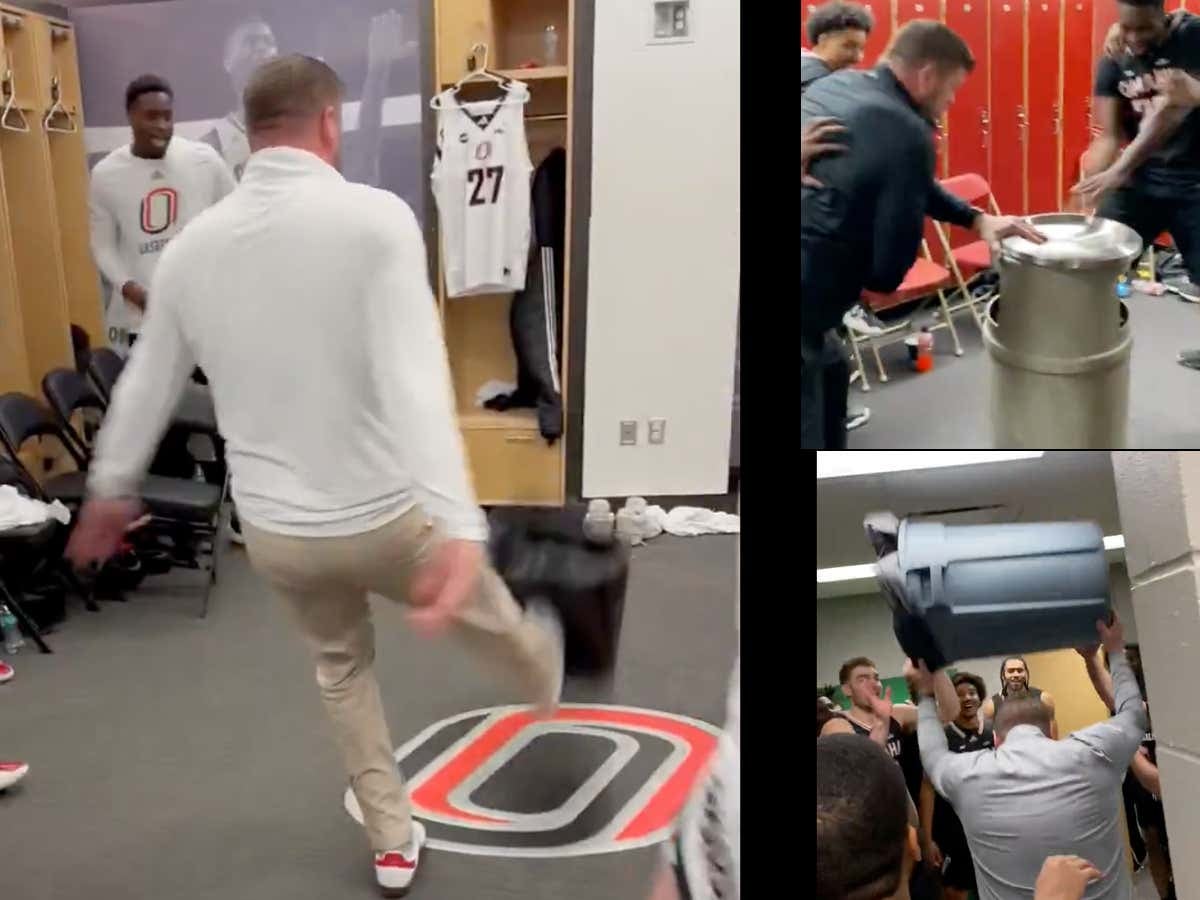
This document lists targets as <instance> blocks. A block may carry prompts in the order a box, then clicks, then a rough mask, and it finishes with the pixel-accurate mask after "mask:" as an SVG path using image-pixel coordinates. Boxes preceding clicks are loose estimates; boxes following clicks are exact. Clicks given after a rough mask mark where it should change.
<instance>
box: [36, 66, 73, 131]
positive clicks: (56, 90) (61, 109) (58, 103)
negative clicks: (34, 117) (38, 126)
mask: <svg viewBox="0 0 1200 900" xmlns="http://www.w3.org/2000/svg"><path fill="white" fill-rule="evenodd" d="M61 87H62V84H61V81H60V79H59V76H58V75H57V74H56V75H54V76H53V77H52V78H51V79H50V97H51V99H52V100H54V105H53V106H51V107H50V109H49V111H48V112H47V113H46V118H45V119H43V120H42V126H43V127H44V128H45V129H46V130H47V131H53V132H54V133H55V134H74V133H75V132H77V131H78V130H79V126H78V125H77V124H76V123H75V118H74V117H73V116H72V115H71V114H70V113H69V112H68V111H67V108H66V107H65V106H63V103H62V90H61ZM58 115H62V116H66V117H67V126H68V127H66V128H59V127H57V126H55V125H52V124H50V123H51V122H52V121H53V119H54V117H55V116H58Z"/></svg>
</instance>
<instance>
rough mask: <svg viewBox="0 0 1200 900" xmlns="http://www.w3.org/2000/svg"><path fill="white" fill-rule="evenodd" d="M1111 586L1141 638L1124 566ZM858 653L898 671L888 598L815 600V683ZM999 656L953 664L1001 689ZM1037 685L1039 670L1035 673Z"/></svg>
mask: <svg viewBox="0 0 1200 900" xmlns="http://www.w3.org/2000/svg"><path fill="white" fill-rule="evenodd" d="M1109 590H1110V591H1111V593H1112V599H1113V605H1114V606H1115V607H1116V610H1117V615H1118V616H1120V618H1121V622H1122V623H1123V624H1124V626H1125V640H1126V641H1127V642H1128V643H1131V644H1132V643H1135V642H1136V641H1137V627H1136V624H1135V623H1134V620H1133V604H1132V602H1131V600H1130V592H1129V578H1128V576H1127V575H1126V573H1125V568H1124V566H1119V565H1116V566H1112V567H1111V568H1110V569H1109ZM855 656H866V657H869V658H870V659H872V660H874V661H875V665H876V666H878V667H879V674H880V675H881V676H882V677H884V678H893V677H895V676H898V675H899V674H900V671H901V668H902V667H903V665H904V654H903V653H902V652H901V650H900V645H899V644H897V643H896V635H895V633H894V632H893V631H892V613H891V610H890V609H889V608H888V605H887V601H886V600H884V599H883V597H881V596H879V595H878V594H872V595H869V596H862V597H831V598H829V599H825V600H818V601H817V686H820V685H822V684H836V683H837V676H838V669H839V668H840V667H841V665H842V663H844V662H845V661H846V660H848V659H850V658H852V657H855ZM1000 662H1001V657H998V656H997V657H987V658H984V659H963V660H957V661H955V663H954V667H955V668H956V669H960V670H962V671H965V672H973V673H975V674H976V675H978V676H980V677H981V678H982V679H983V680H984V683H985V684H986V685H987V689H988V693H989V694H992V693H995V692H996V691H998V690H999V689H1000ZM1034 684H1035V685H1036V684H1037V673H1036V672H1034Z"/></svg>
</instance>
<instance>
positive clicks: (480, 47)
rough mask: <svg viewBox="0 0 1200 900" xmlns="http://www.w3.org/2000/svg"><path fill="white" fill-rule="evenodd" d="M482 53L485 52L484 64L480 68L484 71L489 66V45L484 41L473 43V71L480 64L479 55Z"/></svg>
mask: <svg viewBox="0 0 1200 900" xmlns="http://www.w3.org/2000/svg"><path fill="white" fill-rule="evenodd" d="M481 53H482V54H483V65H482V66H479V68H480V69H481V70H484V71H486V70H487V67H488V45H487V44H484V43H478V44H474V45H472V47H471V70H472V71H474V69H475V66H476V65H478V63H477V57H478V56H479V55H480V54H481Z"/></svg>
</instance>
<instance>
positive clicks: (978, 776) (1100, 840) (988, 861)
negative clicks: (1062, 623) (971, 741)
mask: <svg viewBox="0 0 1200 900" xmlns="http://www.w3.org/2000/svg"><path fill="white" fill-rule="evenodd" d="M1096 627H1097V630H1098V631H1099V633H1100V637H1101V641H1102V643H1103V645H1104V649H1105V650H1107V651H1108V654H1109V659H1110V665H1111V668H1112V676H1113V685H1114V688H1115V693H1116V697H1115V700H1116V714H1115V715H1113V717H1112V718H1110V719H1108V720H1106V721H1104V722H1099V723H1097V724H1095V725H1092V726H1091V727H1089V728H1084V729H1081V730H1080V731H1076V732H1075V733H1073V734H1071V735H1069V736H1068V737H1066V738H1065V739H1064V740H1061V741H1055V740H1052V739H1051V738H1050V719H1049V715H1048V712H1047V709H1046V707H1045V706H1044V705H1043V704H1042V703H1040V702H1038V701H1036V700H1014V701H1012V702H1010V703H1006V704H1005V705H1004V706H1003V707H1002V708H1001V709H1000V712H999V713H998V714H997V716H996V720H995V724H994V728H995V736H996V749H995V750H992V751H983V752H980V753H967V754H956V753H951V752H950V750H949V748H948V747H947V745H946V734H945V732H944V731H943V730H942V723H941V721H940V720H939V719H938V714H937V707H936V705H935V704H934V701H933V676H932V675H930V674H929V673H928V672H927V671H925V670H924V667H922V671H921V672H920V674H919V676H918V682H919V690H920V693H921V703H920V710H919V718H918V725H917V736H918V739H919V740H920V744H921V762H922V763H923V764H924V766H925V772H926V774H927V775H928V776H929V780H930V781H931V782H933V786H934V788H935V789H936V790H937V791H938V793H939V794H941V795H942V796H943V797H945V798H946V799H947V800H949V801H950V803H951V804H952V805H953V806H954V809H955V811H956V812H957V813H958V815H959V818H960V819H961V820H962V823H963V828H964V830H965V831H966V833H967V843H968V844H969V846H970V848H971V855H972V856H973V857H974V859H975V873H976V876H977V879H978V883H979V897H980V900H1010V898H1013V897H1032V896H1033V894H1034V885H1035V883H1036V881H1037V877H1038V872H1039V870H1040V869H1041V867H1042V863H1043V861H1044V860H1045V859H1046V856H1047V855H1054V854H1066V855H1073V856H1079V857H1082V858H1083V859H1086V860H1089V861H1091V862H1092V863H1093V864H1094V865H1095V867H1096V868H1097V869H1099V870H1100V872H1101V873H1102V874H1101V878H1100V879H1099V880H1097V881H1096V882H1095V883H1094V884H1092V885H1091V886H1090V887H1089V888H1088V894H1087V896H1088V898H1089V900H1097V898H1111V900H1130V898H1132V896H1133V883H1132V881H1131V879H1130V876H1129V867H1128V866H1127V865H1126V862H1125V839H1124V835H1123V833H1122V827H1121V781H1122V779H1123V778H1124V777H1125V771H1126V770H1127V769H1128V768H1129V764H1130V762H1131V761H1132V760H1133V757H1134V755H1135V754H1136V753H1137V751H1138V747H1139V746H1140V744H1141V741H1142V736H1143V735H1144V734H1145V732H1146V711H1145V707H1144V706H1143V704H1142V698H1141V694H1140V692H1139V691H1138V685H1137V680H1136V679H1135V678H1134V675H1133V671H1132V669H1130V667H1129V663H1128V662H1127V661H1126V659H1125V635H1124V629H1123V628H1122V627H1121V623H1120V622H1119V621H1117V619H1116V617H1115V616H1114V618H1113V622H1112V624H1111V625H1109V626H1106V625H1104V624H1103V623H1102V622H1098V623H1096ZM1089 649H1090V650H1091V651H1092V653H1093V655H1094V653H1095V650H1096V648H1095V647H1091V648H1089ZM1081 652H1083V651H1081Z"/></svg>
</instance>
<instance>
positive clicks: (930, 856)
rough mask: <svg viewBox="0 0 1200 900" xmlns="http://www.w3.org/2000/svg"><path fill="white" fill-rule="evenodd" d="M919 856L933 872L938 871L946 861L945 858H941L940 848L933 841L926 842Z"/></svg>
mask: <svg viewBox="0 0 1200 900" xmlns="http://www.w3.org/2000/svg"><path fill="white" fill-rule="evenodd" d="M921 856H923V857H924V859H925V865H927V866H928V867H929V868H931V869H933V870H934V871H940V870H941V868H942V863H944V862H945V861H946V857H944V856H942V848H941V847H939V846H938V845H937V841H935V840H933V839H930V840H929V841H927V842H926V844H925V846H924V847H923V848H922V850H921Z"/></svg>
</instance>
